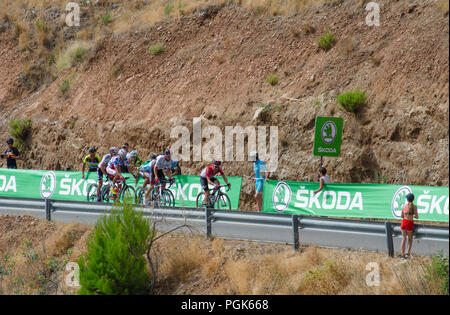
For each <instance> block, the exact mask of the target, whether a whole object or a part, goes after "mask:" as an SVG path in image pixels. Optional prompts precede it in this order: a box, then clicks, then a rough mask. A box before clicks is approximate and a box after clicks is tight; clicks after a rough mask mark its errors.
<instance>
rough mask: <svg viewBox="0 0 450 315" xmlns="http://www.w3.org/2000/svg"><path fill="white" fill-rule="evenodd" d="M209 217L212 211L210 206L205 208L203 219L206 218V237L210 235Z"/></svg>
mask: <svg viewBox="0 0 450 315" xmlns="http://www.w3.org/2000/svg"><path fill="white" fill-rule="evenodd" d="M211 218H212V211H211V208H206V209H205V219H206V238H207V239H208V238H210V237H211Z"/></svg>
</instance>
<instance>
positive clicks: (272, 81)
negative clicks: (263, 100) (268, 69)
mask: <svg viewBox="0 0 450 315" xmlns="http://www.w3.org/2000/svg"><path fill="white" fill-rule="evenodd" d="M266 81H267V82H268V83H270V85H275V84H277V83H278V76H277V75H276V74H270V75H268V76H267V78H266Z"/></svg>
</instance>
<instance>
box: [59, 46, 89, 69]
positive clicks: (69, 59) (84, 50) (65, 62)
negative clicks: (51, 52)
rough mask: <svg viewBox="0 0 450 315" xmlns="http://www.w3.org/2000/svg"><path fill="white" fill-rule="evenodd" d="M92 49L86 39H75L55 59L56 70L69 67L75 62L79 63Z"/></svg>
mask: <svg viewBox="0 0 450 315" xmlns="http://www.w3.org/2000/svg"><path fill="white" fill-rule="evenodd" d="M91 49H92V43H90V42H87V41H75V42H74V43H72V44H71V45H70V46H69V47H68V48H67V49H66V50H65V51H64V52H63V53H61V54H59V55H58V58H57V59H56V69H57V70H58V71H61V70H65V69H69V68H71V67H72V66H73V65H74V64H75V63H80V62H82V61H83V60H84V59H85V56H86V55H87V54H88V53H89V51H90V50H91Z"/></svg>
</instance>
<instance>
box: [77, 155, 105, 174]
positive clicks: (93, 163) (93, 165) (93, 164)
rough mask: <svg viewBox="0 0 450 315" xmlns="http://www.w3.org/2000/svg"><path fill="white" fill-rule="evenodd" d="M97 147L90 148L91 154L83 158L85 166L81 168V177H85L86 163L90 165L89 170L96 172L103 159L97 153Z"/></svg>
mask: <svg viewBox="0 0 450 315" xmlns="http://www.w3.org/2000/svg"><path fill="white" fill-rule="evenodd" d="M96 153H97V149H96V148H90V149H89V154H88V155H86V157H85V158H84V159H83V168H82V170H81V178H82V179H84V169H85V167H86V165H87V166H88V167H89V169H88V172H96V171H97V167H98V164H99V163H100V161H101V160H102V159H101V158H100V157H99V156H98V155H97V154H96Z"/></svg>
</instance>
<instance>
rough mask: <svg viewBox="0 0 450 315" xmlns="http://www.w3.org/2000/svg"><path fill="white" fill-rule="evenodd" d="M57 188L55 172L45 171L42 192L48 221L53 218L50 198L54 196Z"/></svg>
mask: <svg viewBox="0 0 450 315" xmlns="http://www.w3.org/2000/svg"><path fill="white" fill-rule="evenodd" d="M55 188H56V175H55V173H54V172H52V171H50V172H47V173H45V174H44V175H43V176H42V179H41V187H40V193H41V197H42V198H43V199H45V218H46V219H47V220H48V221H51V220H52V217H51V208H52V204H51V201H50V198H51V197H52V196H53V193H54V192H55Z"/></svg>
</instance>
